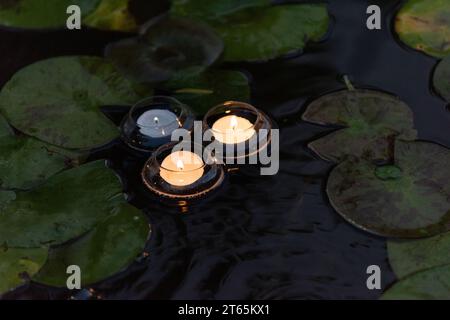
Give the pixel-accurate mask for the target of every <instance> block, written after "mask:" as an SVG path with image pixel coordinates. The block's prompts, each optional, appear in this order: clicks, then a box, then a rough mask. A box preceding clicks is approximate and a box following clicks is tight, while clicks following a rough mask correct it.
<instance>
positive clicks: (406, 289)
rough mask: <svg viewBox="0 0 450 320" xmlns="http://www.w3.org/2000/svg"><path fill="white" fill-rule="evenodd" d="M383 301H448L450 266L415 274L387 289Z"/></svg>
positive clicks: (449, 295)
mask: <svg viewBox="0 0 450 320" xmlns="http://www.w3.org/2000/svg"><path fill="white" fill-rule="evenodd" d="M382 299H383V300H450V265H446V266H440V267H436V268H432V269H428V270H425V271H421V272H418V273H415V274H413V275H411V276H409V277H407V278H405V279H403V280H401V281H399V282H397V283H395V284H394V285H393V286H392V287H391V288H389V289H388V290H387V291H386V292H385V293H384V294H383V296H382Z"/></svg>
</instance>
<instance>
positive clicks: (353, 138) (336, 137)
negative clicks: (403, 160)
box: [303, 90, 417, 162]
mask: <svg viewBox="0 0 450 320" xmlns="http://www.w3.org/2000/svg"><path fill="white" fill-rule="evenodd" d="M303 120H305V121H309V122H313V123H317V124H321V125H330V124H331V125H337V126H341V127H345V129H341V130H338V131H335V132H333V133H331V134H329V135H326V136H325V137H323V138H320V139H318V140H315V141H313V142H312V143H310V144H309V147H310V148H311V149H312V150H314V152H316V153H317V154H318V155H319V156H320V157H322V158H323V159H325V160H329V161H334V162H340V161H343V160H344V159H346V158H348V157H349V156H356V157H363V158H368V159H371V160H388V159H389V158H390V157H391V156H392V147H393V143H394V141H395V139H402V140H414V139H415V138H416V137H417V132H416V130H414V121H413V113H412V111H411V109H410V108H409V107H408V106H407V105H406V104H405V103H404V102H402V101H400V100H399V99H398V98H396V97H394V96H391V95H388V94H385V93H382V92H378V91H371V90H354V91H351V90H345V91H339V92H335V93H331V94H328V95H325V96H323V97H321V98H319V99H317V100H315V101H314V102H312V103H311V104H310V105H309V106H308V109H307V110H306V112H305V113H304V114H303Z"/></svg>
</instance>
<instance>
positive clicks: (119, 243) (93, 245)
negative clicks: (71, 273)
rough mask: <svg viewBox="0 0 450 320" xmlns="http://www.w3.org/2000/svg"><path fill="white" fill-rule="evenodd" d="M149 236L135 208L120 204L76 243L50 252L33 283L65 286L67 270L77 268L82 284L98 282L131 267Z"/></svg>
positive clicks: (145, 223)
mask: <svg viewBox="0 0 450 320" xmlns="http://www.w3.org/2000/svg"><path fill="white" fill-rule="evenodd" d="M148 236H149V225H148V222H147V220H146V218H145V217H144V216H143V215H142V214H141V212H140V211H139V210H138V209H136V208H134V207H132V206H131V205H129V204H126V203H122V204H121V205H119V206H117V207H116V208H115V209H114V210H113V211H112V214H111V215H110V216H109V217H108V218H107V219H106V220H105V221H103V222H102V223H100V224H99V225H98V226H96V227H95V228H94V229H93V230H92V231H90V232H89V233H88V234H86V235H85V236H83V237H82V238H80V239H79V240H77V241H75V242H74V243H71V244H67V245H64V246H62V247H58V248H54V249H51V250H50V253H49V259H48V261H47V263H46V264H45V265H44V267H43V268H42V270H41V271H40V272H39V273H38V274H37V275H36V276H35V277H34V279H33V280H35V281H37V282H40V283H44V284H46V285H51V286H56V287H64V286H65V285H66V280H67V274H66V270H67V267H68V266H70V265H78V266H79V267H80V269H81V282H82V285H87V284H92V283H95V282H98V281H100V280H103V279H105V278H107V277H109V276H112V275H114V274H116V273H118V272H120V271H122V270H123V269H125V268H126V267H127V266H128V265H129V264H131V263H132V262H133V261H134V260H135V259H136V257H137V256H138V255H139V254H141V253H142V251H143V250H144V246H145V243H146V241H147V239H148Z"/></svg>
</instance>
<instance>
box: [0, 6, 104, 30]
mask: <svg viewBox="0 0 450 320" xmlns="http://www.w3.org/2000/svg"><path fill="white" fill-rule="evenodd" d="M98 2H99V0H45V1H36V0H0V25H2V26H6V27H12V28H24V29H54V28H62V27H65V26H66V21H67V18H68V17H69V15H68V14H67V8H68V7H69V6H70V5H78V6H79V7H80V9H81V12H82V14H89V13H90V12H91V11H92V10H94V9H95V8H96V6H97V5H98Z"/></svg>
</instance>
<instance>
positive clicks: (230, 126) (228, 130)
mask: <svg viewBox="0 0 450 320" xmlns="http://www.w3.org/2000/svg"><path fill="white" fill-rule="evenodd" d="M212 131H213V135H214V137H215V138H216V139H217V140H219V141H220V142H222V143H225V144H237V143H240V142H244V141H247V140H249V139H250V138H251V137H252V136H253V135H254V134H255V133H256V131H255V129H254V128H253V124H252V123H251V122H250V121H248V120H247V119H245V118H242V117H238V116H225V117H223V118H220V119H219V120H217V121H216V122H214V124H213V126H212Z"/></svg>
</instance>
